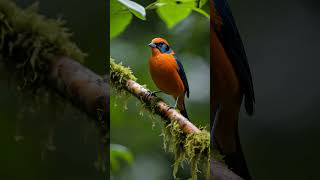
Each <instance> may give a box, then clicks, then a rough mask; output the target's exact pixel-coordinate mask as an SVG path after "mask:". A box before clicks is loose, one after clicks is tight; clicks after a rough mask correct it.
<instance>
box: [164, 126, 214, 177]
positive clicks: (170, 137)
mask: <svg viewBox="0 0 320 180" xmlns="http://www.w3.org/2000/svg"><path fill="white" fill-rule="evenodd" d="M162 136H163V142H164V145H163V146H164V149H165V150H167V151H168V152H172V153H174V155H175V162H174V164H173V176H174V178H177V176H176V174H177V172H178V169H179V166H182V164H183V163H184V162H188V164H190V166H191V167H190V168H191V179H192V180H196V179H197V173H198V172H199V170H198V165H199V164H201V162H203V169H205V172H206V174H207V176H208V173H209V168H210V166H209V164H210V162H209V160H210V134H209V133H208V132H207V131H206V130H202V131H201V132H200V133H194V134H188V135H185V134H184V133H183V132H182V130H181V128H180V126H179V124H178V123H177V122H176V121H173V122H171V123H170V124H168V125H166V126H165V127H164V128H163V133H162Z"/></svg>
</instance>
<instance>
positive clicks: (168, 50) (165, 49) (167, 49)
mask: <svg viewBox="0 0 320 180" xmlns="http://www.w3.org/2000/svg"><path fill="white" fill-rule="evenodd" d="M156 46H157V48H158V49H159V51H160V52H161V53H166V54H170V53H171V51H172V50H171V48H170V47H169V46H168V45H166V44H164V43H156Z"/></svg>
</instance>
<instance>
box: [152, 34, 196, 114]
mask: <svg viewBox="0 0 320 180" xmlns="http://www.w3.org/2000/svg"><path fill="white" fill-rule="evenodd" d="M149 46H150V47H151V52H152V55H151V57H150V59H149V70H150V74H151V77H152V80H153V81H154V83H155V84H156V86H157V87H158V88H159V89H160V91H162V92H164V93H166V94H169V95H171V96H172V97H173V98H174V99H175V102H176V103H175V105H174V108H178V109H179V111H180V113H181V114H182V115H183V116H184V117H186V118H187V119H189V117H188V113H187V110H186V106H185V103H184V100H185V96H187V97H189V93H190V92H189V85H188V80H187V76H186V73H185V72H184V69H183V66H182V63H181V62H180V61H179V59H178V57H177V56H176V54H175V53H174V51H173V50H172V48H171V47H170V45H169V43H168V42H167V41H166V40H165V39H162V38H154V39H153V40H152V41H151V43H150V44H149Z"/></svg>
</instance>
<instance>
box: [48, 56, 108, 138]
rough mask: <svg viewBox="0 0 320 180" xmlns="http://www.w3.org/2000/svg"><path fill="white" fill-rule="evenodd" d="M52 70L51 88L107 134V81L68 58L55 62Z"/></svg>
mask: <svg viewBox="0 0 320 180" xmlns="http://www.w3.org/2000/svg"><path fill="white" fill-rule="evenodd" d="M49 69H50V71H49V73H48V77H47V78H48V85H49V86H51V87H53V88H54V89H56V90H57V91H58V92H59V93H60V94H61V95H62V96H64V97H66V98H68V99H70V100H71V102H72V103H73V104H74V105H75V106H77V107H79V108H80V109H82V110H84V111H85V112H87V113H88V114H89V115H90V116H91V117H93V118H95V119H97V120H98V124H99V128H100V129H101V130H102V133H103V134H107V132H108V130H109V88H108V87H109V86H108V83H107V79H106V78H103V77H101V76H99V75H97V74H95V73H94V72H92V71H91V70H89V69H88V68H86V67H84V66H82V65H81V64H79V63H78V62H76V61H74V60H72V59H70V58H68V57H60V58H58V59H56V60H54V61H52V63H51V65H50V68H49Z"/></svg>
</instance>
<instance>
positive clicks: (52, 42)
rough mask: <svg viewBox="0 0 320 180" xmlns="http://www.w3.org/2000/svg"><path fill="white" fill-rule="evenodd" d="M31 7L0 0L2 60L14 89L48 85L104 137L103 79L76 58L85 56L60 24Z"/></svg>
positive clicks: (105, 98) (105, 91)
mask: <svg viewBox="0 0 320 180" xmlns="http://www.w3.org/2000/svg"><path fill="white" fill-rule="evenodd" d="M36 10H37V4H34V5H32V6H31V7H29V8H27V9H21V8H19V7H18V6H16V4H15V3H14V2H13V1H9V0H0V61H1V63H3V64H4V65H5V67H6V70H8V72H10V73H11V76H12V77H15V80H17V81H18V84H19V86H20V88H19V89H23V90H27V89H28V90H35V89H37V88H40V87H41V86H50V87H51V89H53V90H55V92H58V93H60V94H61V95H62V96H63V97H66V98H67V99H68V100H70V101H71V102H73V104H74V105H75V106H76V107H79V108H80V109H82V110H83V111H84V112H86V113H88V114H89V115H90V116H91V117H93V118H94V119H96V120H98V121H97V122H98V124H99V128H101V132H103V135H104V136H105V137H106V134H107V130H108V126H107V124H109V123H108V120H109V118H108V117H109V115H108V113H109V104H108V102H109V92H108V84H107V81H106V80H104V79H103V78H102V77H101V76H99V75H97V74H95V73H94V72H92V71H90V70H89V69H87V68H86V67H84V66H82V65H81V64H80V63H78V62H77V61H80V62H81V61H82V60H83V59H84V57H85V54H84V53H83V52H82V51H81V50H80V49H79V48H78V47H77V46H76V44H74V43H73V42H72V41H71V39H70V38H71V33H70V32H69V31H68V29H67V28H65V27H64V22H63V21H62V20H59V19H58V20H56V19H48V18H45V17H44V16H42V15H40V14H38V13H37V12H36ZM103 139H105V138H103Z"/></svg>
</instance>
